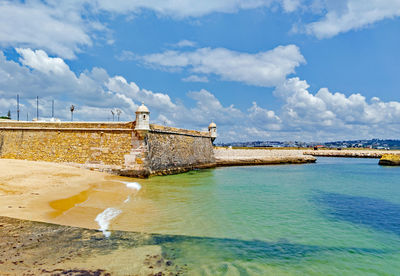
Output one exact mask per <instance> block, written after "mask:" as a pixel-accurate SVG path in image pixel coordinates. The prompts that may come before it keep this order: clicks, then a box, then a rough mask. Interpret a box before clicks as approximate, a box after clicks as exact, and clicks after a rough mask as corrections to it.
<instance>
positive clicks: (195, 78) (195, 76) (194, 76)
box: [182, 75, 208, 82]
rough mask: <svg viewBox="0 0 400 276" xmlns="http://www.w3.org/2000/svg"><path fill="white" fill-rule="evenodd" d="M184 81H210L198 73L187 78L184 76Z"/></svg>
mask: <svg viewBox="0 0 400 276" xmlns="http://www.w3.org/2000/svg"><path fill="white" fill-rule="evenodd" d="M182 81H184V82H208V78H207V77H206V76H198V75H190V76H188V77H186V78H183V79H182Z"/></svg>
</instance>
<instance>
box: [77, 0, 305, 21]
mask: <svg viewBox="0 0 400 276" xmlns="http://www.w3.org/2000/svg"><path fill="white" fill-rule="evenodd" d="M84 2H89V3H91V4H92V5H94V6H96V7H97V8H98V9H101V10H104V11H108V12H114V13H128V12H140V11H141V10H144V9H147V10H152V11H155V12H156V13H158V14H160V15H164V16H170V17H174V18H185V17H200V16H204V15H207V14H210V13H214V12H222V13H233V12H237V11H238V10H245V9H255V8H262V7H270V6H271V5H273V4H277V5H281V6H282V7H283V9H284V10H287V11H291V10H292V9H293V7H294V6H296V3H297V2H299V1H298V0H223V1H214V0H203V1H197V0H186V1H176V0H147V1H141V0H116V1H112V2H110V1H108V0H94V1H84Z"/></svg>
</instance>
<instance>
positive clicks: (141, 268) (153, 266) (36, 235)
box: [0, 216, 186, 275]
mask: <svg viewBox="0 0 400 276" xmlns="http://www.w3.org/2000/svg"><path fill="white" fill-rule="evenodd" d="M164 250H165V249H164ZM168 257H172V259H171V258H168ZM184 272H186V271H185V266H182V267H180V266H178V265H176V264H175V263H174V260H173V254H168V253H165V252H163V248H162V244H159V243H158V242H157V239H156V238H154V237H153V236H152V235H146V234H140V233H128V232H121V231H117V232H115V233H113V236H112V238H105V237H104V236H103V234H102V233H101V232H98V231H94V230H89V229H84V228H77V227H69V226H61V225H55V224H47V223H40V222H32V221H24V220H18V219H12V218H7V217H1V216H0V275H179V274H182V273H184Z"/></svg>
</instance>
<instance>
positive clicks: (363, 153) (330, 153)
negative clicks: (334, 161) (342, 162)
mask: <svg viewBox="0 0 400 276" xmlns="http://www.w3.org/2000/svg"><path fill="white" fill-rule="evenodd" d="M304 154H305V155H312V156H317V157H318V156H320V157H346V158H375V159H379V158H381V157H382V156H383V155H385V154H394V155H400V150H373V149H371V150H350V149H343V150H329V149H326V150H325V149H322V150H306V151H304Z"/></svg>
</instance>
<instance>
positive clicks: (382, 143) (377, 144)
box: [216, 139, 400, 149]
mask: <svg viewBox="0 0 400 276" xmlns="http://www.w3.org/2000/svg"><path fill="white" fill-rule="evenodd" d="M216 145H217V146H222V147H229V146H232V147H267V148H281V147H304V148H307V147H314V146H316V145H322V146H325V147H327V148H374V149H400V140H390V139H389V140H388V139H386V140H385V139H383V140H382V139H371V140H346V141H335V142H301V141H284V142H281V141H253V142H232V143H217V144H216Z"/></svg>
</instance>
